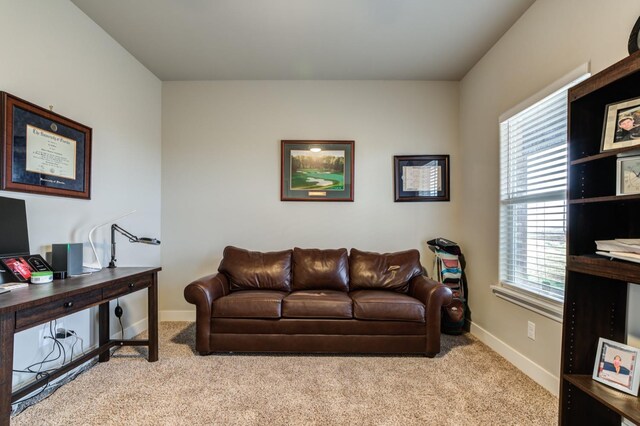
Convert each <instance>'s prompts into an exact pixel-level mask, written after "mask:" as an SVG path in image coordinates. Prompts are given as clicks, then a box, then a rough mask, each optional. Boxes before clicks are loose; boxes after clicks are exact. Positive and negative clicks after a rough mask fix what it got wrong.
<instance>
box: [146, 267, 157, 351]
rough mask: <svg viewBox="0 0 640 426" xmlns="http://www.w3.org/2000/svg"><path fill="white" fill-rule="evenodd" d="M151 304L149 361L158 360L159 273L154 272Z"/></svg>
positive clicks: (149, 310) (149, 300) (149, 290)
mask: <svg viewBox="0 0 640 426" xmlns="http://www.w3.org/2000/svg"><path fill="white" fill-rule="evenodd" d="M147 302H148V304H149V309H148V315H149V362H155V361H157V360H158V274H153V283H152V284H151V285H150V286H149V289H148V290H147Z"/></svg>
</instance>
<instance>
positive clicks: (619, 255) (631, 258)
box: [596, 251, 640, 263]
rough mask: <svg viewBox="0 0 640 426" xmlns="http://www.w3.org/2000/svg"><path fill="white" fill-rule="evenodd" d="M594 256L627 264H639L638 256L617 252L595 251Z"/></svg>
mask: <svg viewBox="0 0 640 426" xmlns="http://www.w3.org/2000/svg"><path fill="white" fill-rule="evenodd" d="M596 254H599V255H600V256H606V257H610V258H613V259H620V260H627V261H629V262H635V263H640V254H638V253H628V252H619V251H597V252H596Z"/></svg>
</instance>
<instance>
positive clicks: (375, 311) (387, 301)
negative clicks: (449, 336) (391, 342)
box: [350, 290, 425, 322]
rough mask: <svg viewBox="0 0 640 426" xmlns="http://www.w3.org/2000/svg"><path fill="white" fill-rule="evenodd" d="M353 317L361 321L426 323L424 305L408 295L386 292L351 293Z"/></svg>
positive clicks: (366, 291)
mask: <svg viewBox="0 0 640 426" xmlns="http://www.w3.org/2000/svg"><path fill="white" fill-rule="evenodd" d="M350 296H351V299H352V300H353V317H354V318H356V319H360V320H381V321H416V322H425V314H424V313H425V308H424V304H423V303H422V302H420V301H419V300H418V299H415V298H413V297H411V296H407V295H406V294H401V293H396V292H394V291H385V290H358V291H354V292H352V293H350Z"/></svg>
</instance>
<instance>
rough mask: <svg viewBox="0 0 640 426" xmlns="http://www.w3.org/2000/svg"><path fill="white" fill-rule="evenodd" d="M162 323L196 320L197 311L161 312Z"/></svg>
mask: <svg viewBox="0 0 640 426" xmlns="http://www.w3.org/2000/svg"><path fill="white" fill-rule="evenodd" d="M159 317H160V321H190V322H194V321H195V320H196V311H195V310H193V311H160V312H159Z"/></svg>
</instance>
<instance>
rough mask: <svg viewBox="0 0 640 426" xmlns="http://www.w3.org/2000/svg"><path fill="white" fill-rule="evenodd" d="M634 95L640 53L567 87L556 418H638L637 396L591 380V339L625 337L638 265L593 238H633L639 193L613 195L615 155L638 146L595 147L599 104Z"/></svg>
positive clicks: (639, 225)
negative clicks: (609, 253) (604, 251)
mask: <svg viewBox="0 0 640 426" xmlns="http://www.w3.org/2000/svg"><path fill="white" fill-rule="evenodd" d="M637 97H640V52H636V53H634V54H633V55H631V56H629V57H628V58H625V59H623V60H622V61H620V62H618V63H617V64H614V65H612V66H611V67H609V68H607V69H606V70H604V71H602V72H600V73H598V74H596V75H594V76H593V77H591V78H589V79H587V80H585V81H583V82H582V83H580V84H578V85H576V86H575V87H573V88H572V89H571V90H569V109H568V112H569V132H568V137H569V173H568V178H569V182H568V199H569V201H568V206H567V214H568V228H567V275H566V286H565V303H564V318H563V324H562V356H561V357H562V359H561V375H560V377H561V380H560V398H559V399H560V409H559V423H560V424H561V425H585V424H597V425H616V426H618V425H620V423H621V417H625V418H628V419H630V420H632V421H634V422H636V423H639V424H640V402H639V401H640V400H639V399H638V397H635V396H632V395H629V394H626V393H624V392H621V391H618V390H616V389H613V388H610V387H608V386H606V385H604V384H601V383H599V382H596V381H595V380H593V379H592V374H593V367H594V364H595V358H596V351H597V346H598V340H599V339H600V338H601V337H602V338H605V339H610V340H613V341H617V342H622V343H625V342H626V338H627V332H628V330H627V323H626V319H627V312H628V310H629V309H630V308H633V309H638V308H639V307H635V306H634V307H631V306H629V305H628V303H629V301H628V300H627V298H628V286H629V285H636V284H630V283H640V264H639V263H634V262H628V261H623V260H617V259H610V258H607V257H604V256H598V255H596V254H595V252H596V244H595V241H596V240H612V239H615V238H640V194H634V195H624V196H616V160H617V159H618V158H619V157H623V156H628V155H632V154H639V153H640V147H631V148H623V149H616V150H612V151H607V152H600V147H601V144H602V130H603V127H604V120H605V110H606V106H607V105H609V104H612V103H617V102H622V101H624V100H628V99H632V98H637Z"/></svg>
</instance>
